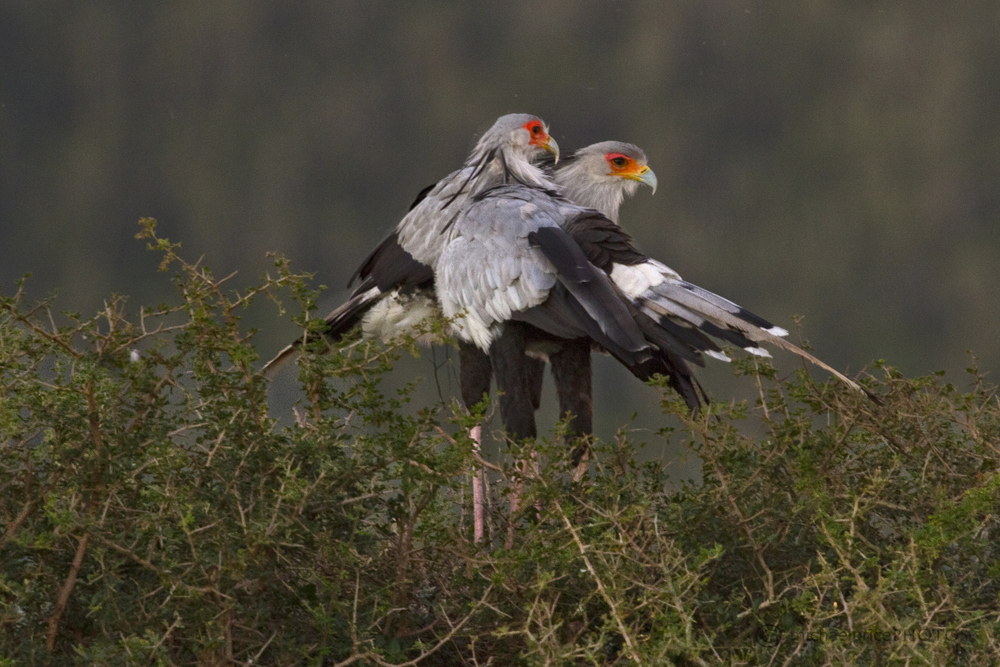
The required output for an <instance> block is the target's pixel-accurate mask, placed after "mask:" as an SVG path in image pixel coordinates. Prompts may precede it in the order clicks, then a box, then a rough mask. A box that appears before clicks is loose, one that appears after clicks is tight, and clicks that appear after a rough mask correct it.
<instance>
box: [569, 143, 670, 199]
mask: <svg viewBox="0 0 1000 667" xmlns="http://www.w3.org/2000/svg"><path fill="white" fill-rule="evenodd" d="M573 157H574V160H576V161H578V162H579V163H580V168H581V169H582V170H583V171H584V172H585V173H586V175H587V176H588V177H589V178H590V179H592V181H593V184H594V185H597V184H607V185H612V186H616V187H619V188H621V189H622V190H624V191H625V192H626V193H627V194H629V195H631V194H634V193H635V191H636V188H638V187H639V184H640V183H644V184H646V185H648V186H649V187H650V188H652V189H653V192H654V193H655V192H656V174H654V173H653V170H652V169H650V168H649V164H648V160H647V159H646V154H645V153H644V152H643V151H642V149H641V148H639V147H638V146H636V145H635V144H627V143H625V142H623V141H602V142H601V143H599V144H593V145H590V146H587V147H586V148H581V149H580V150H578V151H577V152H576V153H575V154H574V156H573Z"/></svg>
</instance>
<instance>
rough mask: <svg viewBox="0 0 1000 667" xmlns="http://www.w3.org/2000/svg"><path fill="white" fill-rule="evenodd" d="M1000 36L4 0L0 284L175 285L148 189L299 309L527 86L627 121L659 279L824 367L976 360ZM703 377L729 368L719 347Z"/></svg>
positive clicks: (875, 20) (164, 224) (578, 141)
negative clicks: (142, 227) (149, 243)
mask: <svg viewBox="0 0 1000 667" xmlns="http://www.w3.org/2000/svg"><path fill="white" fill-rule="evenodd" d="M998 34H1000V4H997V3H996V2H994V1H987V0H967V1H966V2H962V3H941V2H921V1H914V0H909V1H907V2H884V3H881V2H847V1H842V2H833V1H821V0H812V1H810V0H805V1H804V0H770V1H768V2H764V1H759V2H739V1H733V2H704V1H700V2H694V1H691V2H639V1H635V2H628V3H626V2H608V1H600V2H598V1H594V0H564V1H556V2H545V3H526V2H474V3H473V2H408V3H400V2H394V3H388V2H377V1H372V0H366V1H364V2H346V1H338V2H319V1H311V2H309V1H304V2H293V1H283V2H269V3H244V2H230V1H219V2H210V3H208V2H161V1H156V2H153V1H146V2H127V3H125V2H80V3H42V2H37V1H34V0H5V1H4V2H3V3H0V289H2V290H3V291H4V292H7V293H10V292H11V291H13V289H14V280H15V279H16V278H18V277H20V276H21V275H22V274H24V273H27V272H32V273H33V274H34V277H33V278H32V280H31V282H30V285H31V290H32V294H33V295H34V296H36V297H42V296H44V295H45V294H47V293H48V292H49V291H51V290H53V289H56V288H58V289H59V290H60V296H59V299H58V301H57V305H58V307H59V308H60V309H63V310H69V311H77V312H81V313H90V312H93V311H95V310H96V309H98V308H100V307H101V304H102V303H103V300H104V299H105V298H106V297H107V296H108V295H109V294H111V293H113V292H114V293H119V294H128V295H130V302H129V303H130V306H131V307H132V308H133V309H137V308H138V306H139V305H140V304H147V305H152V304H155V303H158V302H160V301H162V300H164V299H167V298H172V297H171V294H172V292H173V287H172V285H171V283H170V280H169V277H168V276H164V275H162V274H157V273H156V272H155V267H156V265H157V262H158V258H157V256H155V255H154V254H153V253H150V252H147V251H146V250H145V249H144V243H142V242H138V241H136V240H135V239H134V238H133V235H134V233H135V232H136V231H137V229H138V228H137V225H136V221H137V220H138V218H139V217H140V216H152V217H155V218H157V219H158V220H159V221H160V225H159V231H160V233H161V234H162V235H165V236H167V237H169V238H170V239H171V240H174V241H180V242H181V243H182V244H183V247H184V250H183V252H184V253H185V256H186V257H188V258H190V259H195V258H197V257H199V256H202V255H204V258H205V259H204V261H205V263H206V264H208V265H209V266H210V267H212V269H213V270H214V271H215V273H216V274H217V275H225V274H228V273H230V272H232V271H239V272H240V273H239V276H238V277H237V278H236V279H235V280H234V285H236V284H245V283H247V282H249V281H251V280H253V279H255V278H256V277H257V276H259V275H260V274H261V273H262V272H263V271H265V270H266V269H267V268H268V266H269V265H270V263H269V261H268V260H267V259H266V258H265V252H267V251H277V252H280V253H284V254H286V255H287V256H288V257H290V258H291V259H292V260H293V266H294V267H296V268H297V269H298V270H305V271H315V272H316V280H317V282H318V283H322V284H325V285H329V286H330V289H329V291H328V292H327V293H326V294H325V297H324V300H323V302H322V306H323V308H322V310H323V312H324V313H325V312H326V311H327V310H328V309H331V308H333V307H334V306H336V305H337V304H339V303H340V302H341V300H342V299H343V297H344V296H345V295H346V293H347V292H346V290H345V289H344V283H345V282H346V280H347V278H348V277H349V276H350V274H351V273H352V272H353V270H354V268H355V267H356V266H357V264H358V263H359V261H360V260H361V259H362V258H363V257H364V256H365V255H366V254H367V252H368V251H369V250H370V249H371V248H373V247H374V245H375V244H376V243H377V242H378V241H379V240H380V239H381V238H382V236H383V235H384V234H385V233H386V232H387V231H388V230H389V229H390V228H391V227H392V226H393V225H394V224H395V223H396V222H397V221H398V219H399V218H400V217H401V215H402V214H403V213H404V212H405V211H406V209H407V206H408V205H409V203H410V201H411V200H412V198H413V196H414V195H415V194H416V193H417V192H418V191H419V190H420V189H421V188H422V187H423V186H424V185H427V184H428V183H431V182H433V181H435V180H437V179H438V178H440V177H441V176H443V175H444V174H446V173H447V172H449V171H451V170H452V169H454V168H456V167H457V166H458V165H459V164H460V163H461V161H462V160H463V159H464V157H465V155H466V154H467V152H468V150H469V149H470V148H471V146H472V144H473V143H474V140H475V139H476V137H477V135H478V134H479V133H480V132H481V131H483V130H484V129H485V128H487V127H488V126H489V125H490V124H491V123H492V121H493V120H494V119H495V118H496V117H497V116H498V115H500V114H503V113H509V112H513V111H518V112H530V113H534V114H538V115H540V116H542V117H543V118H544V119H546V120H547V121H548V122H549V123H550V124H551V127H552V133H553V135H554V136H555V137H556V138H557V140H558V141H559V143H560V145H561V146H562V148H563V150H564V152H568V151H569V150H572V149H573V148H575V147H579V146H582V145H585V144H588V143H592V142H595V141H600V140H605V139H621V140H625V141H631V142H634V143H637V144H639V145H640V146H642V147H643V148H644V149H645V150H646V152H647V154H648V155H649V158H650V164H651V166H652V167H653V169H654V170H655V171H656V173H657V175H658V176H659V182H660V189H659V191H658V192H657V193H656V195H655V197H651V196H650V195H649V192H648V190H644V191H642V192H641V193H640V194H639V195H638V197H637V198H636V199H635V200H634V201H632V202H630V203H629V204H627V206H626V208H625V210H624V212H623V218H622V221H623V224H624V225H625V226H626V227H627V228H628V229H629V230H630V231H632V232H633V233H634V235H635V237H636V239H637V241H638V243H639V244H640V247H641V248H642V249H644V250H645V251H646V252H648V253H649V254H651V255H653V256H655V257H657V258H659V259H662V260H663V261H665V262H666V263H667V264H669V265H671V266H672V267H674V268H675V269H677V270H678V271H679V272H680V273H681V274H682V275H683V276H684V277H685V278H687V279H689V280H691V281H692V282H695V283H697V284H700V285H702V286H703V287H706V288H709V289H711V290H713V291H715V292H718V293H720V294H722V295H724V296H727V297H729V298H732V299H733V300H735V301H737V302H739V303H741V304H743V305H744V306H746V307H748V308H750V309H752V310H754V311H755V312H757V313H759V314H761V315H763V316H765V317H767V318H769V319H771V320H772V321H774V322H775V323H777V324H780V325H781V326H785V327H786V328H789V329H791V328H793V325H792V322H791V317H792V316H793V315H796V314H798V315H803V316H804V317H805V319H804V320H803V326H804V334H805V336H806V338H807V339H808V340H809V341H810V342H811V344H812V345H813V346H814V348H815V349H816V351H817V353H818V354H819V356H821V357H822V358H823V359H825V360H826V361H828V362H830V363H831V364H833V365H834V366H837V367H839V368H841V369H843V370H845V371H847V372H849V373H852V374H853V373H854V372H857V371H859V370H861V369H862V368H863V367H864V366H865V365H866V364H869V363H870V362H871V361H872V360H874V359H877V358H885V359H886V360H888V362H889V363H891V364H894V365H897V366H899V367H900V368H901V370H902V371H903V372H904V373H906V374H910V375H913V374H924V373H928V372H930V371H934V370H939V369H943V370H946V371H947V372H948V374H949V377H951V378H953V379H955V380H956V381H962V382H964V380H963V379H962V378H961V376H960V373H961V371H962V369H964V368H965V366H967V365H968V357H967V355H966V350H970V349H971V350H972V351H973V352H974V353H975V354H977V355H978V356H979V357H980V359H981V365H982V367H983V368H984V369H986V370H988V371H992V370H995V369H996V368H997V367H998V365H1000V351H998V349H997V345H996V342H995V338H996V335H997V334H996V332H997V330H998V329H1000V316H998V313H997V308H996V304H997V296H998V292H1000V286H998V280H997V277H996V264H997V259H998V257H1000V233H998V231H997V225H996V219H997V216H998V213H1000V186H998V175H1000V174H998V171H1000V138H998V131H997V121H998V118H1000V113H998V112H1000V69H998V67H1000V65H998V63H1000V40H998V39H997V35H998ZM241 281H242V283H241ZM275 315H276V310H275V309H274V308H273V307H261V308H257V309H256V310H254V311H252V312H250V313H249V314H248V316H247V322H248V325H251V326H255V327H257V328H258V329H259V330H260V334H259V336H258V338H257V342H258V346H259V349H260V350H261V354H262V356H264V357H265V358H266V357H269V356H270V354H272V353H273V352H275V351H277V350H278V349H279V348H280V347H281V346H282V345H283V344H284V343H285V342H286V341H287V339H289V338H290V337H291V336H294V335H295V334H296V328H295V327H294V326H293V325H292V324H291V323H290V322H288V321H287V319H286V320H283V321H278V320H277V319H276V317H275ZM449 355H451V356H454V354H453V353H452V352H449V351H448V350H446V349H444V348H440V349H438V350H436V351H435V352H434V354H433V355H430V354H428V355H424V356H423V357H421V359H418V360H414V361H407V362H406V363H404V364H403V365H402V366H401V367H400V368H398V369H397V370H396V374H397V375H398V376H399V381H400V382H403V381H405V380H406V379H409V377H411V376H412V375H414V374H419V375H422V376H424V377H428V378H429V377H430V376H432V375H433V374H434V368H435V366H434V364H435V361H436V362H437V363H440V362H441V361H442V360H443V359H445V358H446V357H447V356H449ZM432 356H433V359H432ZM777 365H778V367H779V368H780V369H782V371H791V370H792V369H794V368H795V367H797V365H798V362H797V361H796V359H794V358H793V357H791V356H788V355H780V356H779V358H778V360H777ZM439 373H443V374H444V376H447V375H448V368H447V366H446V367H443V369H442V370H441V371H439ZM598 373H599V377H598V379H597V382H596V386H597V392H598V394H597V399H596V400H597V405H596V410H597V414H598V418H599V420H598V432H599V433H600V434H602V435H605V436H607V435H609V434H611V433H613V432H614V428H615V427H616V426H617V425H619V424H621V423H623V422H625V421H627V420H628V417H629V416H630V415H631V414H632V413H633V412H639V413H640V419H639V420H638V422H637V423H638V424H639V425H640V426H643V427H644V428H651V429H655V428H658V427H659V426H660V425H662V424H661V422H662V421H663V419H662V418H660V417H658V414H657V411H656V409H655V406H654V405H653V401H654V400H655V397H656V394H655V392H653V391H652V390H651V389H649V388H646V387H643V386H641V385H639V384H638V383H636V382H635V381H633V380H632V378H631V376H629V375H628V374H627V373H625V372H623V371H621V370H620V369H618V368H616V367H615V365H614V363H613V362H609V361H606V360H605V361H601V362H600V363H599V364H598ZM702 377H703V378H704V381H705V384H706V386H707V387H708V389H709V391H710V393H712V394H713V395H714V396H715V397H716V398H717V399H722V400H728V399H729V398H731V397H734V396H743V395H752V389H753V388H752V386H751V384H752V382H751V381H749V380H747V379H738V380H734V379H732V378H731V377H730V373H729V371H728V369H727V368H725V367H724V366H722V365H720V364H715V365H714V366H713V367H712V368H710V369H709V370H708V371H707V372H705V373H703V374H702ZM288 384H289V386H290V384H291V383H290V381H289V382H288ZM425 384H427V385H428V388H427V390H426V391H425V393H424V396H425V399H426V400H433V398H434V396H436V394H437V389H436V387H435V383H434V382H433V381H430V382H427V383H425ZM442 387H443V392H444V393H445V394H446V395H451V394H452V393H454V389H455V387H454V383H453V382H452V381H450V378H448V377H443V385H442ZM547 404H548V405H549V406H550V410H549V420H550V422H551V419H552V418H553V417H552V413H554V409H553V408H551V406H552V404H553V400H551V396H550V397H549V400H547Z"/></svg>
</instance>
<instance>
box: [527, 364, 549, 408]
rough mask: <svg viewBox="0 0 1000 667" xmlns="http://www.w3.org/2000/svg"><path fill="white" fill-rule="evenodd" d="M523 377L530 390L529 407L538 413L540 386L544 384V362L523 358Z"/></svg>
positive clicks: (540, 404)
mask: <svg viewBox="0 0 1000 667" xmlns="http://www.w3.org/2000/svg"><path fill="white" fill-rule="evenodd" d="M524 361H525V366H524V370H525V375H526V377H527V379H528V386H529V387H530V388H531V405H532V407H534V408H535V412H538V408H540V407H542V386H543V385H544V384H545V362H544V361H542V360H541V359H535V358H534V357H527V358H525V360H524Z"/></svg>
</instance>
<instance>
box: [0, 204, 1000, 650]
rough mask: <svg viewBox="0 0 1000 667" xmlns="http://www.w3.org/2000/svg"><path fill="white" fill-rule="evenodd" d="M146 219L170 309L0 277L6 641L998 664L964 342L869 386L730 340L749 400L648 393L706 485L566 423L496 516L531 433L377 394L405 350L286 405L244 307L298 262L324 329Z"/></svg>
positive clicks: (982, 478)
mask: <svg viewBox="0 0 1000 667" xmlns="http://www.w3.org/2000/svg"><path fill="white" fill-rule="evenodd" d="M143 230H144V231H143V232H142V233H141V234H140V236H142V237H145V238H148V239H151V240H152V246H153V247H155V248H157V249H158V250H159V252H161V253H162V254H163V257H164V267H167V266H168V265H175V266H179V267H180V270H179V274H178V276H177V285H178V288H179V291H180V295H181V298H180V301H179V304H178V305H173V306H160V307H158V308H154V309H151V310H150V309H144V310H142V311H141V313H140V315H139V316H138V321H135V319H134V318H133V319H131V320H130V319H128V317H127V316H126V313H125V309H124V304H123V302H122V300H120V299H114V300H112V301H110V302H109V303H108V304H107V307H106V308H105V309H104V310H103V311H102V312H100V313H98V314H97V315H96V316H95V317H92V318H81V317H79V316H70V318H69V320H68V322H69V323H68V324H66V325H64V326H57V325H56V324H55V322H54V320H53V318H52V317H51V316H50V315H49V309H50V305H51V304H50V303H48V302H45V303H41V304H38V305H29V304H26V303H25V302H24V297H23V293H22V292H21V291H20V290H19V291H18V292H17V293H16V294H14V295H13V296H0V452H2V456H0V517H2V521H3V526H2V528H0V665H15V664H17V665H43V664H44V665H70V664H79V665H119V664H126V665H131V664H135V665H146V664H159V665H232V664H242V665H250V664H255V665H256V664H269V665H293V664H308V665H350V664H355V665H359V666H360V665H401V664H406V665H486V664H493V665H515V664H516V665H586V664H594V665H606V664H607V665H610V664H617V665H626V664H628V665H632V664H636V665H639V664H644V665H667V664H677V665H712V664H730V665H756V664H761V665H763V664H797V665H844V664H870V665H875V664H878V665H894V664H899V665H904V664H946V663H947V664H968V665H988V664H997V662H1000V636H998V630H1000V625H998V611H997V610H998V594H1000V559H998V555H1000V539H998V532H997V531H998V516H1000V511H998V510H1000V506H998V502H997V499H998V490H997V488H998V485H1000V482H998V479H1000V478H998V476H997V461H998V459H1000V404H998V400H997V396H996V393H995V388H994V387H992V386H990V385H987V384H986V383H985V382H984V381H983V379H982V377H981V376H980V374H979V373H978V372H977V371H976V369H975V368H972V369H970V371H969V376H968V377H969V387H968V389H967V390H960V389H958V388H956V387H954V386H953V385H951V384H947V383H945V382H944V381H943V379H942V377H940V376H932V377H926V378H919V379H907V378H903V377H901V376H900V375H899V374H898V373H897V372H896V371H895V370H893V369H892V368H890V367H887V366H885V365H884V364H881V363H880V364H877V372H878V374H879V376H880V378H879V379H875V378H867V379H865V383H866V384H867V386H868V388H869V389H871V390H872V391H874V392H876V393H878V394H879V395H881V396H882V404H881V405H876V404H874V403H872V402H870V401H868V400H867V399H866V398H864V397H862V396H858V395H854V394H853V393H852V392H850V390H848V389H845V388H844V387H842V386H841V385H839V384H836V383H833V384H829V383H828V384H822V383H817V382H815V381H813V380H812V379H811V378H810V377H809V376H808V375H807V374H806V373H805V372H804V371H800V372H798V373H797V374H796V375H795V376H794V377H793V378H790V379H789V378H786V379H778V378H777V377H776V374H775V371H774V369H773V368H771V367H767V366H762V367H758V366H757V365H756V362H755V361H754V360H746V361H743V362H740V363H737V364H735V367H736V369H737V372H740V373H744V374H747V375H750V376H752V378H754V379H751V380H749V381H751V382H756V383H758V385H759V387H760V399H759V400H758V401H757V403H756V404H755V405H752V406H751V405H748V404H745V403H726V402H724V401H721V400H719V401H717V402H716V403H714V404H713V405H712V406H711V408H710V409H707V410H705V411H704V412H703V413H702V414H701V415H699V416H698V418H697V419H693V420H692V419H690V418H689V417H688V416H687V415H686V414H685V412H684V409H683V406H682V404H681V403H680V402H679V401H678V400H676V397H675V396H673V395H672V394H670V393H669V390H666V389H664V390H663V408H664V412H665V413H667V414H668V415H670V417H669V419H671V420H673V421H674V423H675V424H676V425H677V426H676V432H675V433H674V437H676V438H683V439H684V441H685V442H686V444H687V445H688V447H689V448H690V449H691V450H693V452H695V453H696V454H697V455H698V456H699V457H700V459H701V461H702V463H703V468H702V471H703V474H702V479H701V480H700V481H699V482H698V483H683V484H680V485H673V486H672V485H670V484H669V482H668V480H667V478H666V476H665V474H664V473H663V471H662V470H661V469H660V468H659V467H658V466H657V465H656V464H655V463H647V464H643V465H638V464H637V463H636V462H635V457H634V454H635V451H634V447H633V445H632V443H631V442H630V441H629V439H628V438H627V437H626V436H624V435H623V436H620V437H619V438H617V439H616V440H615V441H614V442H610V443H596V444H595V446H594V448H593V455H592V457H591V462H590V468H589V471H588V473H587V475H586V477H585V478H584V479H583V480H582V481H580V482H574V481H573V480H572V475H571V474H570V469H571V466H570V462H569V460H568V457H569V452H568V451H567V448H566V447H564V446H561V445H560V444H559V438H558V433H557V434H555V435H554V436H553V437H552V438H550V439H546V440H543V441H541V442H539V443H537V444H536V445H534V449H535V450H536V451H537V456H538V461H539V465H538V472H537V473H534V474H532V475H531V478H530V479H528V480H526V489H527V490H526V493H527V499H526V500H527V502H526V503H524V504H523V506H524V507H526V508H527V509H526V510H525V511H524V512H522V513H521V514H520V515H518V516H509V514H508V512H507V511H506V509H505V508H506V504H505V500H504V495H503V491H504V489H505V488H509V486H510V481H511V480H512V479H513V478H514V476H515V475H516V472H515V471H516V470H517V468H516V467H515V466H514V465H513V461H514V459H515V458H516V457H517V456H518V455H521V456H527V451H528V450H527V449H524V448H521V449H518V448H517V447H516V446H515V447H514V451H510V450H508V451H507V453H505V454H504V455H503V456H502V457H501V458H502V460H501V461H500V462H497V461H493V462H489V461H483V460H482V459H479V458H477V456H476V454H475V453H474V451H473V448H472V445H471V441H469V439H468V438H467V437H466V436H465V435H464V433H465V432H466V429H467V427H468V426H470V425H471V424H472V423H473V418H472V417H470V416H468V415H466V414H464V413H463V411H461V410H459V409H457V408H456V407H454V406H446V405H443V404H439V405H433V406H429V407H426V408H424V409H414V408H413V406H404V405H403V404H404V403H405V402H406V401H407V400H408V393H409V392H408V390H404V391H402V392H400V393H398V394H395V395H393V396H391V397H390V396H386V395H384V394H383V393H382V390H381V389H380V387H381V385H380V378H381V377H382V376H383V375H384V374H385V373H386V372H388V371H389V370H390V368H391V365H392V362H393V360H394V359H395V358H396V357H397V356H398V355H399V354H400V353H401V351H404V350H405V346H403V347H388V348H384V347H380V346H376V345H370V344H367V343H363V342H355V343H353V344H351V345H346V346H343V347H342V348H340V349H339V350H331V351H330V353H329V354H325V355H319V354H317V352H318V351H319V349H317V348H319V347H325V346H326V344H325V343H323V342H320V343H318V344H316V345H310V346H307V347H308V349H307V353H306V354H305V355H303V357H302V360H301V362H300V371H299V373H300V383H301V389H302V399H301V401H300V406H299V410H298V412H297V415H298V416H297V419H296V423H294V424H289V425H287V426H285V425H282V424H279V423H278V422H277V420H276V419H274V418H273V417H271V416H270V415H269V414H268V411H267V403H266V398H267V386H266V382H265V380H264V379H263V378H262V377H261V375H260V373H259V372H258V371H257V370H256V368H257V367H258V366H259V363H258V356H257V353H256V352H255V350H254V348H253V346H252V344H251V338H252V333H247V332H245V331H243V330H242V329H241V327H240V316H239V313H240V312H241V311H242V310H243V309H244V308H246V307H248V306H249V305H251V302H253V301H254V300H255V299H258V298H259V297H261V296H267V297H275V296H276V294H277V292H278V291H279V290H287V291H290V293H291V294H292V295H293V296H294V298H295V299H296V300H297V301H298V302H299V303H301V305H302V307H303V308H302V310H303V315H302V316H301V317H300V318H299V320H298V321H299V323H300V324H301V325H302V326H303V328H304V329H315V328H316V325H317V320H316V319H315V318H312V317H310V315H311V313H312V311H313V310H314V308H315V302H314V299H315V296H316V295H315V293H314V292H312V291H311V290H310V289H309V288H308V287H307V286H306V277H305V276H301V275H295V274H292V273H291V272H290V271H289V270H288V266H287V264H286V263H285V262H284V261H283V260H276V261H275V266H276V269H277V274H278V276H277V277H276V278H275V277H265V278H264V279H263V280H262V281H261V282H260V283H259V284H258V285H257V286H256V287H254V288H252V289H250V290H248V291H247V292H246V293H244V294H242V295H241V294H237V293H234V292H227V291H225V290H224V289H223V287H222V283H223V281H222V280H217V279H215V278H213V276H212V275H211V274H210V273H209V272H208V271H207V270H205V269H204V268H201V267H199V266H197V265H191V264H189V263H187V262H185V261H184V260H183V259H181V258H180V257H179V256H178V255H177V252H176V250H177V246H175V245H173V244H170V243H169V242H167V241H166V240H163V239H158V238H157V237H156V236H155V229H154V223H153V221H151V220H145V221H143ZM404 408H405V409H404ZM747 433H753V434H754V436H749V435H747ZM476 465H482V466H486V467H488V468H489V478H490V480H491V482H492V485H491V487H492V489H491V511H490V517H489V528H490V531H489V535H490V539H488V540H487V541H486V542H485V543H483V544H474V543H473V540H472V539H471V533H472V529H471V525H470V519H469V513H470V509H471V501H470V499H469V497H468V493H467V492H466V491H465V489H466V486H467V481H468V479H469V475H470V472H471V470H472V469H473V467H474V466H476ZM511 525H514V526H516V530H514V531H513V535H514V538H515V539H514V543H513V546H512V547H511V548H506V547H505V546H504V542H505V537H506V535H507V531H508V527H509V526H511Z"/></svg>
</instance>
